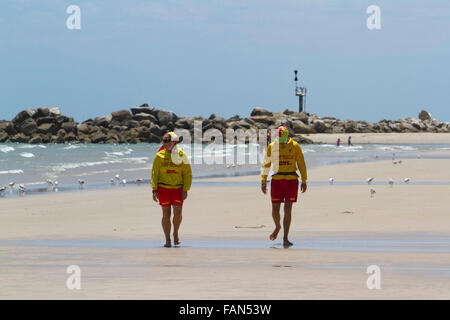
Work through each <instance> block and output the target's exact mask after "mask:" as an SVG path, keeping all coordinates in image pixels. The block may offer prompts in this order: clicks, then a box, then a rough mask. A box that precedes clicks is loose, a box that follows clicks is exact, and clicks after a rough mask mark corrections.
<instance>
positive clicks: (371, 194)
mask: <svg viewBox="0 0 450 320" xmlns="http://www.w3.org/2000/svg"><path fill="white" fill-rule="evenodd" d="M392 164H402V160H398V161H396V160H395V153H393V154H392ZM374 179H375V178H374V177H370V178H367V180H366V182H367V184H368V185H371V184H372V182H373V180H374ZM329 181H330V184H331V185H333V184H334V178H330V179H329ZM410 181H411V179H410V178H404V179H403V182H404V183H406V184H407V183H409V182H410ZM388 184H389V186H390V187H391V188H392V187H393V186H394V180H393V179H392V178H390V179H389V180H388ZM369 192H370V197H371V198H373V197H374V196H375V193H377V192H376V191H375V189H374V188H373V187H371V188H370V189H369Z"/></svg>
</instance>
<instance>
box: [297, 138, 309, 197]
mask: <svg viewBox="0 0 450 320" xmlns="http://www.w3.org/2000/svg"><path fill="white" fill-rule="evenodd" d="M296 162H297V167H298V170H299V171H300V175H301V176H302V186H301V189H302V192H305V191H306V181H307V180H308V173H307V171H306V164H305V158H304V157H303V151H302V148H300V146H298V150H297V159H296Z"/></svg>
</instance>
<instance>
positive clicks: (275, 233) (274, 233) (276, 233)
mask: <svg viewBox="0 0 450 320" xmlns="http://www.w3.org/2000/svg"><path fill="white" fill-rule="evenodd" d="M280 229H281V226H279V227H275V230H274V231H273V232H272V234H271V235H270V237H269V239H270V240H272V241H273V240H275V239H276V238H277V237H278V232H280Z"/></svg>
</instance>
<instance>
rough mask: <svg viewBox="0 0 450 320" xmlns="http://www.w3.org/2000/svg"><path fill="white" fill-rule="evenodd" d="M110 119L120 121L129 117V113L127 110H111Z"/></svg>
mask: <svg viewBox="0 0 450 320" xmlns="http://www.w3.org/2000/svg"><path fill="white" fill-rule="evenodd" d="M111 116H112V120H114V121H117V122H122V121H124V120H130V119H131V113H130V111H128V110H119V111H114V112H111Z"/></svg>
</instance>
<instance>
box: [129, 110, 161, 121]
mask: <svg viewBox="0 0 450 320" xmlns="http://www.w3.org/2000/svg"><path fill="white" fill-rule="evenodd" d="M133 120H136V121H142V120H150V121H151V122H156V121H157V120H156V118H155V117H154V116H153V115H152V114H150V113H146V112H140V113H133Z"/></svg>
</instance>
